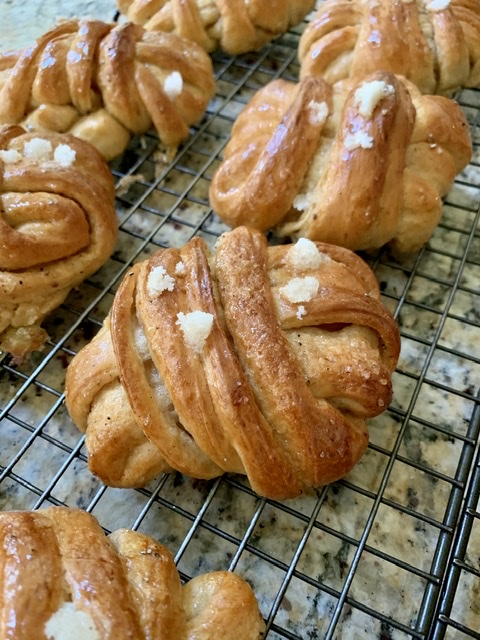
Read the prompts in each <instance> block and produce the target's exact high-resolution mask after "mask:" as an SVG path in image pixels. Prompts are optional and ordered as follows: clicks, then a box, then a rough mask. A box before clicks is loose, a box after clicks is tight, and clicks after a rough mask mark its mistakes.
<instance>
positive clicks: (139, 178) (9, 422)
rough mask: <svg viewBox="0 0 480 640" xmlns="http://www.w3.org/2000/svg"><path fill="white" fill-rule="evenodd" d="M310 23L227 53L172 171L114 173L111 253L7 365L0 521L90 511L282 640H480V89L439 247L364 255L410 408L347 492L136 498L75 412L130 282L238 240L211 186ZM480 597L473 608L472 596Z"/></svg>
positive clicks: (214, 488) (191, 489) (169, 483)
mask: <svg viewBox="0 0 480 640" xmlns="http://www.w3.org/2000/svg"><path fill="white" fill-rule="evenodd" d="M300 32H301V27H300V28H298V29H294V30H292V31H290V32H289V33H288V34H286V35H285V36H283V37H282V38H280V39H278V40H277V41H276V42H274V43H272V44H271V45H269V46H267V47H265V48H264V49H262V50H261V51H260V52H258V53H251V54H248V55H244V56H239V57H235V58H233V57H229V56H227V55H225V54H221V53H216V54H214V56H213V62H214V67H215V73H216V78H217V94H216V97H215V98H214V100H213V101H212V102H211V104H210V106H209V109H208V111H207V113H206V115H205V117H204V119H203V120H202V122H201V123H200V124H199V125H198V126H197V127H194V128H193V129H192V135H191V137H190V139H189V140H188V141H187V142H186V143H185V144H184V145H183V146H182V147H181V149H180V150H179V152H178V153H177V155H176V157H175V158H174V160H173V161H171V162H169V161H168V159H166V158H165V157H163V156H162V153H161V151H159V149H158V140H157V138H156V136H155V134H154V133H153V132H150V133H149V134H147V135H145V136H142V137H141V138H136V139H134V140H132V143H131V145H130V147H129V148H128V150H127V152H126V153H125V154H124V155H123V156H122V157H121V158H120V159H119V160H117V161H115V162H113V163H112V165H111V167H112V172H113V174H114V177H115V179H116V184H117V212H118V219H119V228H120V237H119V241H118V246H117V249H116V252H115V254H114V255H113V256H112V258H111V259H110V260H109V261H108V263H107V264H106V265H105V266H104V267H103V268H102V269H100V271H99V272H97V273H96V274H95V275H94V276H93V277H91V278H89V279H88V280H87V281H86V282H85V283H84V284H83V285H81V286H80V287H79V288H78V289H77V290H76V291H74V292H72V293H71V295H70V296H69V298H68V299H67V301H66V303H65V304H64V305H62V307H61V308H60V309H58V310H57V312H54V313H53V314H51V316H50V318H49V319H48V321H47V323H46V328H47V330H48V331H49V334H50V341H49V343H48V345H47V347H46V349H45V350H44V351H43V352H41V353H36V354H34V355H33V356H32V357H31V358H30V359H29V360H28V361H27V362H25V363H23V364H15V363H14V362H12V361H11V360H10V358H9V357H8V356H2V357H0V407H1V408H0V438H1V443H2V446H1V447H0V508H1V509H2V510H6V509H37V508H43V507H45V506H47V505H49V504H62V505H68V506H72V507H80V508H83V509H86V510H88V511H91V512H92V513H93V514H94V515H95V516H96V517H97V518H98V519H99V521H100V523H101V525H102V526H103V527H104V529H105V531H112V530H113V529H115V528H118V527H131V528H135V529H139V530H141V531H143V532H145V533H149V534H151V535H153V536H154V537H156V538H157V539H159V540H160V541H161V542H163V543H164V544H166V545H167V546H168V547H169V548H170V550H171V551H172V553H173V554H174V556H175V560H176V562H177V566H178V568H179V571H180V573H181V575H182V577H183V579H185V580H188V579H189V578H190V577H192V576H193V575H196V574H198V573H200V572H204V571H207V570H214V569H225V568H227V569H231V570H234V571H236V572H238V573H239V574H240V575H242V576H243V577H244V578H246V579H247V580H248V581H249V582H250V583H251V584H252V586H253V587H254V589H255V591H256V594H257V596H258V598H259V601H260V606H261V610H262V614H263V616H264V618H265V620H266V622H267V629H268V631H267V637H268V639H269V640H272V639H278V638H291V639H294V638H295V639H297V638H302V639H303V638H319V639H320V638H322V639H323V638H325V639H333V638H342V639H347V638H356V637H359V635H360V634H363V635H364V637H368V638H375V637H378V638H382V639H383V640H387V639H390V638H391V639H395V640H397V639H398V640H404V639H407V638H414V639H418V640H427V639H431V640H440V639H442V638H447V639H450V640H453V639H455V640H464V639H466V638H480V604H479V602H480V597H479V593H480V512H479V509H480V507H479V496H480V451H479V432H480V419H479V416H480V409H479V399H478V397H479V396H478V390H479V386H480V350H479V348H478V346H479V344H480V284H479V283H480V233H479V229H480V225H479V216H480V91H475V90H465V91H463V92H461V93H460V94H459V95H458V96H457V99H458V100H459V102H460V103H461V105H462V107H463V109H464V111H465V113H466V115H467V117H468V120H469V123H470V126H471V132H472V139H473V143H474V157H473V159H472V162H471V164H470V165H469V167H467V169H466V170H465V171H464V172H463V173H462V174H461V175H460V176H458V178H457V180H456V182H455V185H454V187H453V188H452V190H451V192H450V193H449V194H448V196H447V198H446V200H445V206H444V214H443V218H442V221H441V224H440V225H439V227H438V229H437V230H436V232H435V233H434V235H433V237H432V239H431V240H430V242H429V243H428V245H427V246H425V247H424V248H423V249H422V250H421V251H420V252H418V253H417V254H415V255H410V256H407V257H404V258H402V259H401V260H399V259H396V258H395V257H393V256H392V255H390V254H389V252H388V250H382V251H379V252H376V253H375V254H368V255H364V256H363V257H364V258H365V259H366V260H367V261H368V262H369V264H370V265H371V267H372V269H373V270H374V271H375V274H376V276H377V278H378V280H379V282H380V285H381V289H382V294H383V300H384V302H385V304H386V305H387V306H388V307H389V308H390V309H391V311H392V312H393V313H394V315H395V317H396V319H397V321H398V323H399V326H400V329H401V333H402V355H401V359H400V363H399V366H398V369H397V371H396V372H395V374H394V379H393V383H394V399H393V402H392V405H391V406H390V407H389V408H388V410H387V411H386V412H385V413H384V414H383V415H382V416H379V417H378V418H376V419H375V420H372V421H371V423H370V439H371V442H370V445H369V448H368V450H367V452H366V454H365V456H364V457H363V459H362V460H361V461H360V463H359V464H358V465H357V467H356V468H355V469H354V470H353V471H352V472H351V473H350V474H349V476H348V477H347V478H345V479H344V480H343V481H341V482H338V483H335V484H333V485H331V486H328V487H324V488H321V489H319V490H318V491H317V492H312V493H310V494H308V495H305V496H302V497H301V498H299V499H296V500H289V501H285V502H282V503H279V502H274V501H270V500H265V499H261V498H259V497H258V496H256V495H255V494H254V493H253V492H252V491H251V489H250V487H249V486H248V483H247V482H246V481H245V480H244V479H243V478H240V477H237V476H228V477H227V476H225V477H223V478H219V479H217V480H215V481H210V482H200V481H194V480H191V479H189V478H186V477H184V476H181V475H180V474H171V475H164V476H162V477H160V478H158V480H157V481H156V482H153V483H151V484H150V485H148V486H147V487H145V488H143V489H138V490H119V489H112V488H107V487H105V486H103V485H102V484H101V483H100V482H99V481H98V480H97V479H96V478H95V477H93V476H92V474H90V472H89V471H88V468H87V458H86V452H85V448H84V441H83V437H82V436H81V434H80V433H79V432H78V431H77V430H76V428H75V427H74V425H73V424H72V423H71V421H70V419H69V417H68V415H67V412H66V409H65V406H64V403H63V385H64V376H65V369H66V367H67V365H68V363H69V362H70V360H71V359H72V357H73V355H74V354H75V353H76V352H78V350H79V349H80V348H81V347H82V346H83V345H84V344H86V343H87V342H88V341H89V340H90V339H91V338H92V337H93V335H94V334H95V332H96V331H97V330H98V328H99V327H100V325H101V323H102V321H103V319H104V317H105V315H106V314H107V312H108V310H109V308H110V305H111V302H112V298H113V295H114V292H115V290H116V287H117V286H118V285H119V283H120V281H121V278H122V276H123V274H124V273H125V271H126V270H127V269H128V268H129V266H130V265H131V264H132V263H134V262H137V261H139V260H141V259H143V258H145V257H146V256H147V255H150V254H151V253H152V252H154V251H155V250H156V249H157V248H158V247H161V246H181V245H182V244H183V243H184V242H186V241H188V240H189V239H190V238H191V237H193V236H194V235H199V236H202V237H203V238H204V239H205V240H206V241H207V243H208V244H209V245H210V246H212V247H213V245H214V243H215V241H216V239H217V237H218V236H219V234H221V233H222V232H223V231H226V230H227V227H226V226H225V225H224V224H223V223H222V222H221V221H220V220H219V219H218V217H217V216H216V215H215V214H214V213H213V212H212V210H211V208H210V206H209V203H208V185H209V181H210V179H211V176H212V174H213V172H214V170H215V168H216V166H218V163H219V162H220V160H221V156H222V150H223V147H224V145H225V144H226V142H227V140H228V136H229V132H230V129H231V125H232V123H233V121H234V119H235V118H236V116H237V115H238V113H239V112H240V111H241V109H242V108H243V106H244V105H245V104H246V103H247V101H248V100H249V99H250V98H251V96H252V95H253V94H254V93H255V91H256V90H257V89H259V88H260V87H261V86H262V85H264V84H265V83H266V82H268V81H270V80H272V79H274V78H277V77H282V78H285V79H289V80H296V79H297V78H298V70H299V69H298V62H297V59H296V50H297V45H298V38H299V34H300ZM475 594H476V595H475Z"/></svg>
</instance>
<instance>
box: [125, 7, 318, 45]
mask: <svg viewBox="0 0 480 640" xmlns="http://www.w3.org/2000/svg"><path fill="white" fill-rule="evenodd" d="M117 5H118V8H119V10H120V11H121V12H122V13H123V14H125V15H126V16H127V18H128V19H129V20H131V21H132V22H134V23H137V24H142V25H143V26H144V27H145V29H147V30H148V31H166V32H173V33H176V34H178V35H179V36H182V37H184V38H187V39H189V40H192V41H193V42H196V43H197V44H199V45H200V46H201V47H202V48H203V49H205V51H214V50H215V49H217V48H222V49H223V50H224V51H226V52H227V53H230V54H232V55H236V54H240V53H246V52H247V51H255V50H257V49H260V48H261V47H263V45H265V44H267V43H268V42H270V41H271V40H273V39H274V38H276V37H278V36H280V35H281V34H283V33H285V32H286V31H288V29H290V28H291V27H294V26H295V25H297V24H299V23H300V22H301V21H302V20H303V19H304V18H305V16H306V15H307V13H308V12H309V11H311V10H312V9H313V7H314V5H315V0H206V1H205V0H117Z"/></svg>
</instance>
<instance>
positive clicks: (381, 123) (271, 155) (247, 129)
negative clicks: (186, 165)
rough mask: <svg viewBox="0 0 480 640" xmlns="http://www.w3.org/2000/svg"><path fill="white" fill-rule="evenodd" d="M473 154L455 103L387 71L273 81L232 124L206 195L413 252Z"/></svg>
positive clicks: (233, 219)
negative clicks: (330, 80) (330, 79)
mask: <svg viewBox="0 0 480 640" xmlns="http://www.w3.org/2000/svg"><path fill="white" fill-rule="evenodd" d="M471 154H472V145H471V140H470V134H469V128H468V124H467V121H466V118H465V116H464V115H463V112H462V110H461V109H460V107H459V105H458V104H457V103H455V102H453V101H452V100H450V99H448V98H446V97H443V96H424V95H422V94H421V93H420V92H419V90H418V89H417V88H416V87H415V86H414V85H413V84H411V83H410V82H408V81H406V80H401V79H400V78H398V77H396V76H394V75H392V74H389V73H385V72H377V73H375V74H373V75H371V76H369V77H367V78H366V79H365V80H364V81H363V82H358V83H354V82H352V81H347V80H346V81H342V82H339V83H337V84H336V85H334V86H333V87H332V86H331V85H328V84H327V83H326V82H325V81H324V80H322V79H320V78H313V77H308V78H304V79H303V80H302V81H300V83H299V84H294V83H291V82H287V81H285V80H276V81H273V82H271V83H269V84H268V85H266V86H265V87H263V88H262V89H260V91H259V92H258V93H257V94H256V95H255V96H254V97H253V99H252V100H251V102H250V103H249V104H248V105H247V106H246V107H245V109H244V110H243V111H242V113H241V114H240V116H239V117H238V118H237V120H236V121H235V123H234V125H233V128H232V134H231V139H230V140H229V142H228V144H227V146H226V147H225V150H224V157H223V161H222V163H221V164H220V166H219V167H218V169H217V171H216V173H215V174H214V177H213V180H212V182H211V184H210V200H211V203H212V206H213V208H214V209H215V211H216V212H217V213H218V214H219V215H220V217H222V218H223V220H225V221H226V222H227V223H228V224H230V225H232V226H237V225H242V224H246V225H251V226H253V227H255V228H258V229H261V230H266V229H269V228H275V231H276V233H278V235H280V236H291V237H298V236H305V237H308V238H311V239H314V240H322V241H324V242H328V243H332V244H338V245H341V246H344V247H347V248H349V249H352V250H357V249H374V248H378V247H381V246H383V245H384V244H386V243H390V244H391V245H392V248H393V249H394V250H395V251H397V252H410V251H416V250H417V249H419V248H420V247H421V246H422V245H423V244H424V243H425V242H426V241H427V240H428V239H429V238H430V236H431V234H432V232H433V230H434V229H435V227H436V225H437V224H438V221H439V219H440V216H441V212H442V202H441V197H442V196H444V195H445V194H446V193H447V191H448V190H449V189H450V187H451V185H452V183H453V180H454V178H455V175H456V174H457V173H458V172H459V171H460V170H461V169H463V167H464V166H465V165H466V164H467V163H468V162H469V160H470V158H471Z"/></svg>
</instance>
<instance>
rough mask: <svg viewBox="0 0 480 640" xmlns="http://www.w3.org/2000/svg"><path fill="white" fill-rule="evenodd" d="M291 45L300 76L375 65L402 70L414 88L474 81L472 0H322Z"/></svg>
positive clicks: (477, 51)
mask: <svg viewBox="0 0 480 640" xmlns="http://www.w3.org/2000/svg"><path fill="white" fill-rule="evenodd" d="M435 6H437V9H435ZM298 53H299V59H300V62H301V70H300V73H301V77H305V76H307V75H315V76H321V77H323V78H324V79H325V80H327V81H328V82H337V81H338V80H342V79H344V78H348V77H350V78H356V79H362V78H364V77H365V76H366V75H368V74H369V73H372V72H374V71H379V70H383V71H390V72H391V73H395V74H398V75H402V76H405V77H406V78H408V79H409V80H411V81H412V82H413V83H414V84H416V85H417V86H418V87H419V89H420V90H421V91H422V93H433V94H435V93H440V94H451V93H452V92H454V91H455V90H457V89H459V88H461V87H477V86H479V84H480V10H479V5H478V0H450V2H444V1H443V0H433V1H430V0H411V1H410V2H406V1H405V0H381V2H378V0H326V1H325V2H322V3H321V4H320V5H319V8H318V10H317V12H316V13H315V14H314V16H313V18H312V20H311V22H310V23H309V24H308V26H307V28H306V29H305V31H304V33H303V34H302V37H301V39H300V45H299V52H298Z"/></svg>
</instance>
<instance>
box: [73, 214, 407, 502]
mask: <svg viewBox="0 0 480 640" xmlns="http://www.w3.org/2000/svg"><path fill="white" fill-rule="evenodd" d="M304 242H306V243H307V245H306V248H305V247H304V246H303V243H302V242H300V243H297V244H296V245H285V246H277V247H268V246H267V242H266V240H265V238H264V236H263V235H262V234H261V233H260V232H258V231H255V230H253V229H248V228H245V227H239V228H237V229H235V230H234V231H232V232H230V233H226V234H224V235H223V236H221V237H220V238H219V240H218V242H217V244H216V250H215V253H214V254H212V253H211V252H210V250H209V249H208V247H207V246H206V244H205V242H204V241H203V240H201V239H200V238H194V239H193V240H191V241H190V242H189V243H187V244H186V245H185V246H184V247H182V248H181V249H173V248H171V249H165V250H160V251H159V252H158V253H156V254H155V255H154V256H152V257H151V258H150V259H148V260H146V261H144V262H142V263H140V264H138V265H136V266H135V267H133V268H132V269H131V270H130V271H129V272H128V274H127V275H126V277H125V279H124V280H123V282H122V284H121V286H120V288H119V290H118V292H117V294H116V296H115V299H114V303H113V307H112V310H111V313H110V315H109V317H108V318H107V319H106V321H105V323H104V326H103V328H102V329H101V330H100V332H99V333H98V334H97V336H96V337H95V338H94V339H93V340H92V342H90V343H89V344H88V345H87V346H86V347H84V348H83V349H82V350H81V351H80V352H79V353H78V355H77V356H76V357H75V358H74V359H73V361H72V363H71V364H70V366H69V367H68V370H67V379H66V390H65V392H66V403H67V408H68V410H69V412H70V415H71V416H72V419H73V421H74V422H75V424H76V425H77V426H78V427H79V428H80V429H81V430H83V431H85V432H86V446H87V451H88V459H89V467H90V469H91V470H92V471H93V472H94V473H95V474H96V475H98V476H99V477H100V478H101V479H102V480H103V481H104V482H105V483H106V484H110V485H114V486H139V485H142V484H145V483H146V482H148V481H149V480H150V479H151V478H153V477H154V476H155V475H156V474H158V473H160V472H161V471H168V470H172V469H175V470H178V471H180V472H182V473H185V474H188V475H190V476H193V477H196V478H205V479H208V478H213V477H216V476H219V475H221V474H223V473H225V472H232V473H241V474H246V475H247V477H248V479H249V481H250V483H251V485H252V487H253V488H254V489H255V491H257V492H258V493H259V494H261V495H265V496H268V497H272V498H287V497H293V496H296V495H298V494H299V493H301V492H302V491H304V490H305V489H306V488H311V487H318V486H320V485H322V484H326V483H329V482H332V481H334V480H337V479H339V478H341V477H343V476H344V475H345V474H346V473H347V472H348V471H350V470H351V469H352V467H353V466H354V465H355V464H356V463H357V462H358V460H359V458H360V457H361V456H362V454H363V452H364V451H365V448H366V446H367V444H368V431H367V425H366V419H367V418H368V417H371V416H375V415H377V414H379V413H381V412H382V411H384V410H385V409H386V407H387V406H388V403H389V402H390V399H391V394H392V385H391V374H392V372H393V370H394V369H395V366H396V363H397V359H398V355H399V349H400V339H399V332H398V328H397V326H396V324H395V322H394V320H393V318H392V316H391V315H390V313H389V312H388V310H387V309H386V308H385V307H384V305H383V304H382V303H381V301H380V295H379V290H378V285H377V282H376V280H375V277H374V275H373V273H372V272H371V270H370V269H369V267H368V266H367V265H366V263H365V262H363V261H362V260H361V259H360V258H359V257H357V256H356V255H355V254H353V253H352V252H350V251H348V250H346V249H341V248H339V247H334V246H330V245H326V244H323V243H317V244H315V243H312V242H309V241H304ZM304 252H305V255H304ZM307 256H310V258H311V261H309V260H307ZM158 276H161V280H160V281H161V282H162V284H163V286H162V288H161V290H156V289H155V288H152V282H155V281H156V280H155V279H156V278H157V277H158ZM199 316H200V318H201V319H202V320H208V322H209V323H210V327H209V329H208V330H207V332H206V334H205V335H204V336H203V340H202V339H198V336H197V332H198V330H200V329H202V328H203V325H202V324H197V318H198V317H199ZM186 319H190V320H191V321H192V323H193V329H191V330H190V331H187V329H186V328H185V324H184V322H185V320H186Z"/></svg>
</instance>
